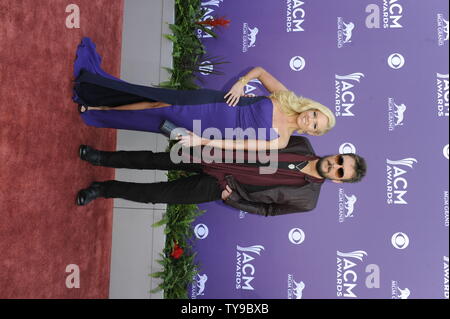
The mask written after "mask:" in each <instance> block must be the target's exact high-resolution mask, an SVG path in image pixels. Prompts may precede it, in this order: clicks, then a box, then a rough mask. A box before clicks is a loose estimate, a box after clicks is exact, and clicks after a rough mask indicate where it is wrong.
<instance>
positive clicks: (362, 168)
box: [342, 153, 367, 183]
mask: <svg viewBox="0 0 450 319" xmlns="http://www.w3.org/2000/svg"><path fill="white" fill-rule="evenodd" d="M342 155H347V156H350V157H352V158H353V159H354V160H355V167H354V168H355V174H354V175H353V177H352V178H349V179H343V180H342V181H343V182H346V183H356V182H360V181H361V180H362V178H363V177H364V176H365V175H366V170H367V164H366V160H365V159H364V158H362V157H361V156H359V155H356V154H353V153H345V154H342Z"/></svg>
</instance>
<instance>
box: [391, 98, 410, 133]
mask: <svg viewBox="0 0 450 319" xmlns="http://www.w3.org/2000/svg"><path fill="white" fill-rule="evenodd" d="M405 112H406V105H405V104H403V103H401V104H400V103H395V101H394V99H393V98H391V97H390V98H388V128H389V131H393V130H395V129H396V128H397V127H398V126H403V123H404V122H403V121H404V119H405Z"/></svg>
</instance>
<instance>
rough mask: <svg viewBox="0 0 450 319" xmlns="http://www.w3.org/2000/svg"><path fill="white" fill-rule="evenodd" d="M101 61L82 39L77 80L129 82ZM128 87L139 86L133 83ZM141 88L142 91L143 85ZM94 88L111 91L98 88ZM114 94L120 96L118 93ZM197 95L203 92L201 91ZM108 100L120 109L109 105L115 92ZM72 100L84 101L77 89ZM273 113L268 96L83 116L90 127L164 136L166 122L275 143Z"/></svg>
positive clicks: (206, 134)
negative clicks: (238, 101)
mask: <svg viewBox="0 0 450 319" xmlns="http://www.w3.org/2000/svg"><path fill="white" fill-rule="evenodd" d="M101 60H102V58H101V56H100V55H99V54H98V53H97V52H96V49H95V44H94V43H93V42H92V41H91V40H90V39H89V38H83V39H82V42H81V43H80V45H79V46H78V48H77V57H76V60H75V63H74V75H75V78H78V76H79V75H80V73H82V72H83V71H88V72H90V73H93V74H95V75H96V76H97V77H99V76H100V77H102V78H106V79H109V80H114V81H120V83H127V82H125V81H122V80H120V79H118V78H115V77H113V76H112V75H110V74H108V73H106V72H105V71H103V70H102V69H101V67H100V65H101ZM127 85H128V86H130V85H131V86H136V87H138V86H137V85H133V84H130V83H127ZM140 87H141V88H142V86H140ZM95 89H96V90H97V89H99V90H100V91H101V90H108V89H107V88H104V87H98V86H96V87H95ZM85 90H86V89H85ZM152 90H155V89H154V88H153V89H152ZM111 91H114V90H111ZM115 92H116V93H117V91H115ZM205 92H206V93H205V94H208V92H211V90H205ZM198 93H201V92H199V91H198ZM216 93H218V92H216ZM220 94H223V95H225V94H226V92H220ZM135 97H136V99H132V100H134V102H136V101H145V100H147V101H148V100H150V99H146V98H143V97H139V96H135ZM108 98H109V99H108V102H104V103H107V104H105V105H104V106H117V105H113V104H114V103H110V102H109V101H113V102H116V101H114V92H112V93H109V97H108ZM73 100H74V101H75V102H77V103H82V102H83V99H82V98H81V97H79V96H78V94H77V91H76V90H74V96H73ZM134 102H129V103H134ZM122 104H128V103H122ZM169 104H170V103H169ZM101 105H102V104H101ZM272 114H273V103H272V101H271V100H270V99H269V98H267V97H265V98H259V99H255V102H254V103H250V104H247V105H245V106H236V107H231V106H228V105H227V104H226V103H225V101H224V100H223V101H215V102H212V103H200V104H190V103H185V104H180V105H178V104H174V105H171V106H167V107H160V108H152V109H145V110H108V111H102V110H89V111H87V112H84V113H82V114H81V117H82V119H83V121H84V122H85V123H86V124H87V125H92V126H95V127H105V128H116V129H125V130H136V131H147V132H155V133H161V131H160V130H159V126H160V124H161V123H162V122H163V121H164V120H169V121H171V122H173V123H174V124H176V125H178V126H179V127H184V128H186V129H188V130H190V131H193V132H194V133H196V134H198V135H200V134H202V135H203V136H204V137H208V138H214V139H247V138H251V139H253V138H256V139H263V140H272V139H275V138H277V137H279V135H278V134H277V133H276V131H275V130H274V129H273V128H272ZM195 120H197V121H195ZM194 121H195V122H194ZM233 130H234V131H233Z"/></svg>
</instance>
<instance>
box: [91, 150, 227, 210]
mask: <svg viewBox="0 0 450 319" xmlns="http://www.w3.org/2000/svg"><path fill="white" fill-rule="evenodd" d="M100 153H101V165H102V166H107V167H115V168H131V169H160V170H183V171H188V172H196V173H198V174H195V175H192V176H188V177H184V178H179V179H177V180H175V181H170V182H159V183H129V182H119V181H114V180H113V181H106V182H102V183H101V186H102V187H101V194H102V196H103V197H106V198H123V199H127V200H131V201H134V202H140V203H167V204H199V203H204V202H210V201H215V200H219V199H221V195H222V190H221V188H220V186H219V184H218V181H217V179H216V178H215V177H213V176H211V175H208V174H205V173H203V171H202V168H201V165H200V164H198V163H179V164H176V163H173V162H172V161H171V160H170V153H169V152H160V153H154V152H151V151H118V152H105V151H100Z"/></svg>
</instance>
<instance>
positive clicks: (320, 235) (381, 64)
mask: <svg viewBox="0 0 450 319" xmlns="http://www.w3.org/2000/svg"><path fill="white" fill-rule="evenodd" d="M203 7H204V8H205V9H207V16H214V17H221V16H225V17H227V18H228V19H230V20H231V24H230V26H229V27H227V28H222V29H219V30H216V31H217V33H218V38H217V39H214V38H211V37H209V36H208V35H206V34H199V37H201V38H202V41H203V43H204V44H205V45H206V47H207V51H208V55H209V56H220V57H223V58H224V59H225V60H226V61H229V62H231V63H229V64H225V65H222V66H215V68H216V69H218V68H220V70H221V71H223V72H225V76H217V75H206V74H204V75H202V79H203V80H204V83H203V86H205V87H208V88H214V89H225V90H226V89H229V88H230V86H231V85H232V84H233V83H234V81H236V79H237V78H238V77H239V76H241V75H242V74H245V73H246V72H247V71H248V69H249V68H250V67H254V66H262V67H264V68H265V69H266V70H268V71H269V72H270V73H272V74H273V75H274V76H275V77H277V78H278V79H279V80H280V81H281V82H283V83H284V84H285V85H286V86H287V87H288V88H289V89H291V90H293V91H295V92H296V93H297V94H299V95H303V96H306V97H310V98H312V99H315V100H317V101H319V102H321V103H323V104H325V105H327V106H329V107H330V108H331V109H332V110H333V111H335V112H336V116H337V124H336V127H335V128H334V129H333V130H332V131H331V132H330V133H328V134H326V135H325V136H321V137H311V138H310V140H311V142H312V144H313V146H314V148H315V151H316V153H317V154H319V155H328V154H334V153H338V152H345V151H349V150H350V151H356V152H357V153H358V154H360V155H362V156H364V157H365V158H366V160H367V163H368V173H367V176H366V178H365V179H364V180H363V181H362V182H361V183H357V184H334V183H331V182H326V184H325V185H324V186H323V187H322V191H321V195H320V199H319V204H318V207H317V208H316V209H315V210H314V211H312V212H308V213H301V214H300V213H299V214H290V215H286V216H280V217H267V218H266V217H260V216H255V215H252V214H247V213H245V212H242V211H238V210H236V209H232V208H230V207H227V206H226V205H224V204H223V203H221V202H220V201H218V202H212V203H208V204H203V205H200V208H201V209H205V210H206V213H205V214H204V215H203V216H201V217H199V218H198V219H197V220H196V221H195V222H194V223H193V226H195V227H196V228H195V231H196V236H197V237H198V238H199V239H197V240H196V242H195V247H196V250H197V251H198V256H197V261H198V263H199V264H200V266H201V267H200V270H199V275H198V276H197V277H196V278H195V279H196V285H193V286H192V287H189V295H190V297H191V298H293V299H295V298H406V297H407V298H448V297H449V288H448V287H449V286H448V256H449V241H448V240H449V228H448V184H449V183H448V182H449V179H448V171H449V166H448V165H449V163H448V144H449V142H448V133H449V121H448V113H449V106H448V94H449V93H448V92H449V90H448V89H449V88H448V87H449V84H448V66H449V65H448V56H449V54H448V53H449V52H448V2H447V1H445V0H435V1H414V2H413V1H405V0H367V1H360V0H341V1H332V0H315V1H311V0H310V1H293V0H292V1H291V0H280V1H275V0H258V1H256V0H243V1H231V0H212V1H206V0H203ZM246 91H247V93H250V94H256V95H262V94H267V92H266V91H265V90H264V88H263V87H262V86H261V85H260V84H259V83H257V82H251V83H249V85H247V87H246Z"/></svg>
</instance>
